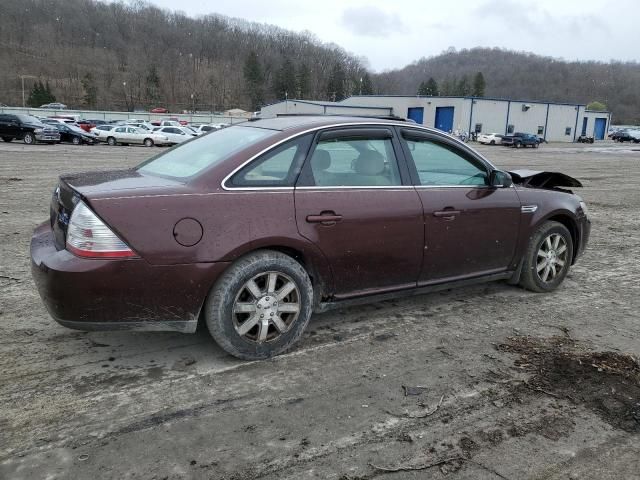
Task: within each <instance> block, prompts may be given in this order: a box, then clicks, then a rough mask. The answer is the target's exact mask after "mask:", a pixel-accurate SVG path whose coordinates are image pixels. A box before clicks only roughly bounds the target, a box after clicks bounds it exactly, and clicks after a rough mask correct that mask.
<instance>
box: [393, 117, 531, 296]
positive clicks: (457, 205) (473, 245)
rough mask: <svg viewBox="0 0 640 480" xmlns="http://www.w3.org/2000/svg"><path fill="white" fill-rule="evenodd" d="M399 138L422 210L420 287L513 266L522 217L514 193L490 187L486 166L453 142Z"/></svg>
mask: <svg viewBox="0 0 640 480" xmlns="http://www.w3.org/2000/svg"><path fill="white" fill-rule="evenodd" d="M402 137H403V140H402V142H403V147H404V149H405V152H406V153H407V156H408V163H409V168H410V170H411V171H412V175H413V177H414V181H415V183H416V189H417V191H418V195H419V196H420V198H421V200H422V204H423V206H424V227H425V245H424V248H425V250H424V252H425V254H424V263H423V268H422V271H421V274H420V279H419V283H420V284H429V283H435V282H440V281H451V280H458V279H462V278H466V277H472V276H479V275H483V274H490V273H498V272H501V271H505V270H507V269H510V268H514V267H515V265H514V263H513V262H514V254H515V250H516V243H517V240H518V228H519V223H520V215H521V212H520V200H519V199H518V195H517V193H516V190H515V189H514V188H495V187H489V186H488V183H489V171H490V166H489V165H488V164H486V163H485V162H484V161H482V160H481V159H480V158H478V157H476V156H475V155H474V154H473V153H472V152H471V151H470V150H466V148H465V147H461V146H459V145H458V144H457V143H456V142H454V141H452V140H448V139H445V138H442V137H439V136H435V135H431V134H425V133H422V132H417V131H412V130H408V129H406V130H403V133H402Z"/></svg>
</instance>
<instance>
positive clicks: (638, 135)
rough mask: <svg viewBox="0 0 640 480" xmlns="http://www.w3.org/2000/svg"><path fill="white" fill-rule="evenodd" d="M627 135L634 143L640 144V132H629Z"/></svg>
mask: <svg viewBox="0 0 640 480" xmlns="http://www.w3.org/2000/svg"><path fill="white" fill-rule="evenodd" d="M627 133H628V134H629V136H630V137H631V141H632V142H633V143H640V130H629V131H628V132H627Z"/></svg>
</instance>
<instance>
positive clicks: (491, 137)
mask: <svg viewBox="0 0 640 480" xmlns="http://www.w3.org/2000/svg"><path fill="white" fill-rule="evenodd" d="M502 137H503V136H502V135H500V134H499V133H481V134H479V135H478V143H482V144H483V145H500V144H501V143H502Z"/></svg>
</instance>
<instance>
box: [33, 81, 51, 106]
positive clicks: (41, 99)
mask: <svg viewBox="0 0 640 480" xmlns="http://www.w3.org/2000/svg"><path fill="white" fill-rule="evenodd" d="M55 101H56V97H55V96H54V95H53V94H52V93H51V88H50V87H49V82H47V84H46V86H45V85H44V84H43V83H42V80H38V81H37V82H36V83H34V84H33V88H32V89H31V92H30V93H29V99H28V100H27V105H29V106H30V107H39V106H40V105H44V104H45V103H51V102H55Z"/></svg>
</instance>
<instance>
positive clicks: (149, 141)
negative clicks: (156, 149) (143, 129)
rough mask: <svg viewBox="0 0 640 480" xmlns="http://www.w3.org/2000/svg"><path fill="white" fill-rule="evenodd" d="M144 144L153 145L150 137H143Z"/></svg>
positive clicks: (146, 145)
mask: <svg viewBox="0 0 640 480" xmlns="http://www.w3.org/2000/svg"><path fill="white" fill-rule="evenodd" d="M144 146H145V147H153V140H152V139H150V138H145V139H144Z"/></svg>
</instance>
